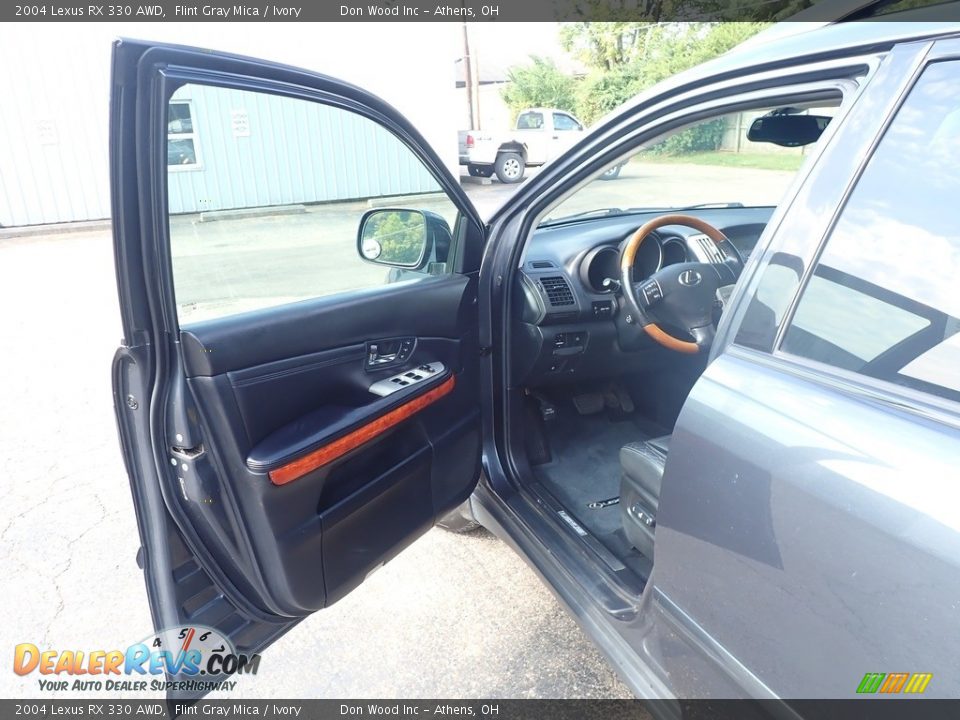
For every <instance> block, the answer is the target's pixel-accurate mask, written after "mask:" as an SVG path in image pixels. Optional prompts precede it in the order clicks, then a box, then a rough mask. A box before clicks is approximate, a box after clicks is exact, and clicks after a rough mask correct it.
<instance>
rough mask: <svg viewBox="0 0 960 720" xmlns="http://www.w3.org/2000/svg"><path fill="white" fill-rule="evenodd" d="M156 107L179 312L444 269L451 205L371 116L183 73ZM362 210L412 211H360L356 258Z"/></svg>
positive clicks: (253, 306)
mask: <svg viewBox="0 0 960 720" xmlns="http://www.w3.org/2000/svg"><path fill="white" fill-rule="evenodd" d="M168 116H169V123H168V140H167V158H168V164H169V167H168V173H167V196H168V209H169V226H170V251H171V256H172V261H173V280H174V290H175V293H176V300H177V313H178V318H179V321H180V323H181V324H189V323H191V322H194V321H197V320H208V319H213V318H220V317H224V316H227V315H233V314H235V313H240V312H245V311H250V310H257V309H261V308H267V307H273V306H277V305H284V304H287V303H294V302H298V301H301V300H308V299H314V298H320V297H325V296H330V295H337V294H343V293H350V292H357V291H361V290H370V289H372V288H377V287H379V286H383V285H386V284H388V283H399V282H416V281H419V280H423V279H425V278H428V277H430V276H431V275H438V274H442V273H446V272H449V271H450V264H449V263H448V256H450V255H451V243H452V238H453V232H454V229H455V227H456V222H457V219H458V212H457V209H456V207H455V205H454V204H453V202H452V201H451V200H450V198H449V197H448V196H447V195H446V194H445V193H443V192H442V191H441V187H440V185H439V184H438V183H437V180H436V179H435V178H434V177H433V175H432V174H431V173H430V172H429V171H428V170H427V168H426V167H425V166H424V164H423V163H422V162H421V161H420V159H419V158H418V157H417V156H416V155H415V154H414V153H413V151H412V150H410V148H408V147H407V146H406V145H404V144H403V143H402V142H401V141H400V140H399V139H398V138H397V137H396V136H394V135H393V134H392V133H390V132H389V131H388V130H386V129H385V128H383V127H382V126H380V125H379V124H378V123H376V122H374V121H372V120H369V119H367V118H365V117H363V116H361V115H358V114H356V113H352V112H350V111H347V110H342V109H340V108H335V107H331V106H328V105H322V104H319V103H315V102H311V101H307V100H300V99H294V98H287V97H282V96H278V95H270V94H267V93H257V92H250V91H243V90H233V89H227V88H220V87H212V86H206V85H194V84H190V85H185V86H183V87H181V88H179V89H178V90H177V91H176V92H175V93H174V95H173V97H172V98H171V100H170V107H169V112H168ZM198 139H199V141H200V142H201V143H202V148H200V150H202V161H201V153H200V152H198V144H197V142H198ZM184 169H190V170H191V172H182V170H184ZM374 208H398V209H402V210H408V209H409V210H412V211H415V212H413V213H406V214H403V213H399V212H397V213H393V214H386V213H385V214H383V215H382V216H381V217H378V218H376V222H371V223H370V224H369V226H368V227H367V230H369V231H370V232H371V233H373V232H374V231H378V232H379V234H378V236H377V238H374V239H368V240H366V241H365V242H364V244H363V247H362V250H363V256H361V254H360V251H359V250H360V249H359V248H358V233H359V230H360V221H361V218H362V217H363V216H364V214H365V213H367V212H368V211H370V210H372V209H374ZM377 223H379V225H380V226H382V227H379V226H377V227H375V225H377ZM425 234H426V241H425V242H423V241H422V239H421V238H422V237H423V236H424V235H425Z"/></svg>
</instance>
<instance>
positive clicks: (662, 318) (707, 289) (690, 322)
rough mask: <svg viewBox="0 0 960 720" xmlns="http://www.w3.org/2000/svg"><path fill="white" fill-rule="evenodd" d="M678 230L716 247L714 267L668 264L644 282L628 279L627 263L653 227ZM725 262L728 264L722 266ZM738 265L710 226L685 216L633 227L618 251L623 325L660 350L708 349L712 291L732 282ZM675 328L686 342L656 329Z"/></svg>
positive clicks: (736, 256)
mask: <svg viewBox="0 0 960 720" xmlns="http://www.w3.org/2000/svg"><path fill="white" fill-rule="evenodd" d="M666 225H683V226H684V227H688V228H692V229H694V230H699V231H700V232H702V233H703V234H704V235H706V236H707V237H708V238H710V239H711V240H712V241H713V242H714V243H715V244H716V245H717V246H719V247H721V248H722V249H721V254H720V258H722V259H718V262H715V263H710V262H685V263H678V264H675V265H668V266H667V267H665V268H662V269H661V270H658V271H657V272H655V273H654V274H653V275H651V276H650V277H649V278H647V279H646V280H642V281H640V282H637V281H636V280H635V279H634V277H633V263H634V261H635V259H636V257H637V250H639V249H640V245H641V244H642V243H643V241H644V240H646V239H647V237H648V236H649V235H650V233H652V232H653V231H654V230H657V229H658V228H662V227H664V226H666ZM727 259H729V260H730V262H728V261H727ZM742 269H743V262H742V261H741V260H740V258H739V254H738V253H737V251H736V249H735V248H734V247H733V244H732V243H731V242H730V241H729V240H728V239H727V237H726V236H725V235H724V234H723V233H722V232H720V231H719V230H717V229H716V228H715V227H713V225H711V224H710V223H707V222H704V221H703V220H701V219H700V218H696V217H693V216H691V215H661V216H660V217H657V218H654V219H653V220H651V221H650V222H648V223H646V224H645V225H643V226H642V227H641V228H639V229H638V230H637V231H636V232H635V233H634V234H633V235H631V236H630V237H629V238H628V239H627V242H626V243H624V245H623V248H622V249H621V250H620V286H621V288H622V289H623V298H624V301H625V303H626V310H627V313H628V315H627V317H626V322H627V323H630V324H634V325H635V326H636V327H639V328H642V329H643V330H644V331H645V332H646V333H647V335H649V336H650V337H651V338H653V339H654V340H655V341H656V342H658V343H659V344H660V345H663V347H665V348H668V349H670V350H674V351H676V352H681V353H689V354H693V353H700V352H706V351H707V350H709V349H710V345H711V343H712V342H713V337H714V334H715V330H714V327H713V310H714V307H715V304H716V302H717V289H718V288H719V287H720V286H721V285H732V284H733V283H735V282H736V281H737V278H738V277H739V275H740V271H741V270H742ZM658 323H660V324H664V325H668V326H670V327H675V328H679V329H681V330H682V331H684V332H685V333H687V334H688V335H689V336H690V337H692V338H693V339H692V340H681V339H680V338H677V337H674V336H673V335H671V334H669V333H668V332H666V331H665V330H664V329H663V328H661V327H660V325H659V324H658Z"/></svg>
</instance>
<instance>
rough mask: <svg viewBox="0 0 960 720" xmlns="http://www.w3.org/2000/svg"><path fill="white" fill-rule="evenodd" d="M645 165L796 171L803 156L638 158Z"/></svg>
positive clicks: (701, 154) (729, 154)
mask: <svg viewBox="0 0 960 720" xmlns="http://www.w3.org/2000/svg"><path fill="white" fill-rule="evenodd" d="M638 160H639V162H645V163H670V164H675V163H683V164H685V165H715V166H719V167H737V168H740V167H743V168H754V169H756V170H797V169H799V167H800V165H801V164H802V163H803V160H804V156H803V155H794V154H793V153H789V154H788V153H750V152H744V153H735V152H698V153H686V154H683V155H649V154H645V155H643V156H641V157H640V158H638Z"/></svg>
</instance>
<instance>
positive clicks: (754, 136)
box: [747, 115, 832, 147]
mask: <svg viewBox="0 0 960 720" xmlns="http://www.w3.org/2000/svg"><path fill="white" fill-rule="evenodd" d="M830 120H832V118H830V117H827V116H824V115H765V116H764V117H760V118H757V119H756V120H754V121H753V122H752V123H751V124H750V130H749V131H747V140H750V141H751V142H765V143H772V144H774V145H780V146H781V147H801V146H803V145H810V144H811V143H815V142H816V141H817V140H819V139H820V136H821V135H822V134H823V131H824V130H826V129H827V125H829V124H830Z"/></svg>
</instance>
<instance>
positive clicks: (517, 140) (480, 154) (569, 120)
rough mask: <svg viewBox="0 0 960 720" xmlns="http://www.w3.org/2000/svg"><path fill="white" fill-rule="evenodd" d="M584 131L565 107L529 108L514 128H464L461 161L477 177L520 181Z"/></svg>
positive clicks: (461, 139)
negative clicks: (531, 168) (560, 108)
mask: <svg viewBox="0 0 960 720" xmlns="http://www.w3.org/2000/svg"><path fill="white" fill-rule="evenodd" d="M583 133H584V129H583V123H581V122H580V121H579V120H577V118H575V117H574V116H573V115H571V114H570V113H568V112H567V111H565V110H558V109H557V108H527V109H526V110H523V111H522V112H521V113H520V114H519V115H518V116H517V125H516V127H515V128H514V129H513V130H509V131H506V132H493V131H488V130H463V131H461V132H460V137H459V140H460V164H461V165H466V166H467V171H468V172H469V173H470V174H471V175H473V176H474V177H490V176H491V175H493V174H494V173H496V174H497V179H498V180H500V182H503V183H517V182H520V181H521V180H522V179H523V172H524V170H525V169H526V168H528V167H534V166H538V165H543V164H544V163H545V162H547V161H548V160H551V159H553V158H554V157H556V156H557V155H559V154H560V153H562V152H563V151H564V150H566V149H567V148H568V147H570V146H571V145H573V144H574V143H575V142H576V141H577V140H579V139H580V138H581V137H582V136H583ZM617 171H618V172H619V167H618V168H617Z"/></svg>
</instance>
